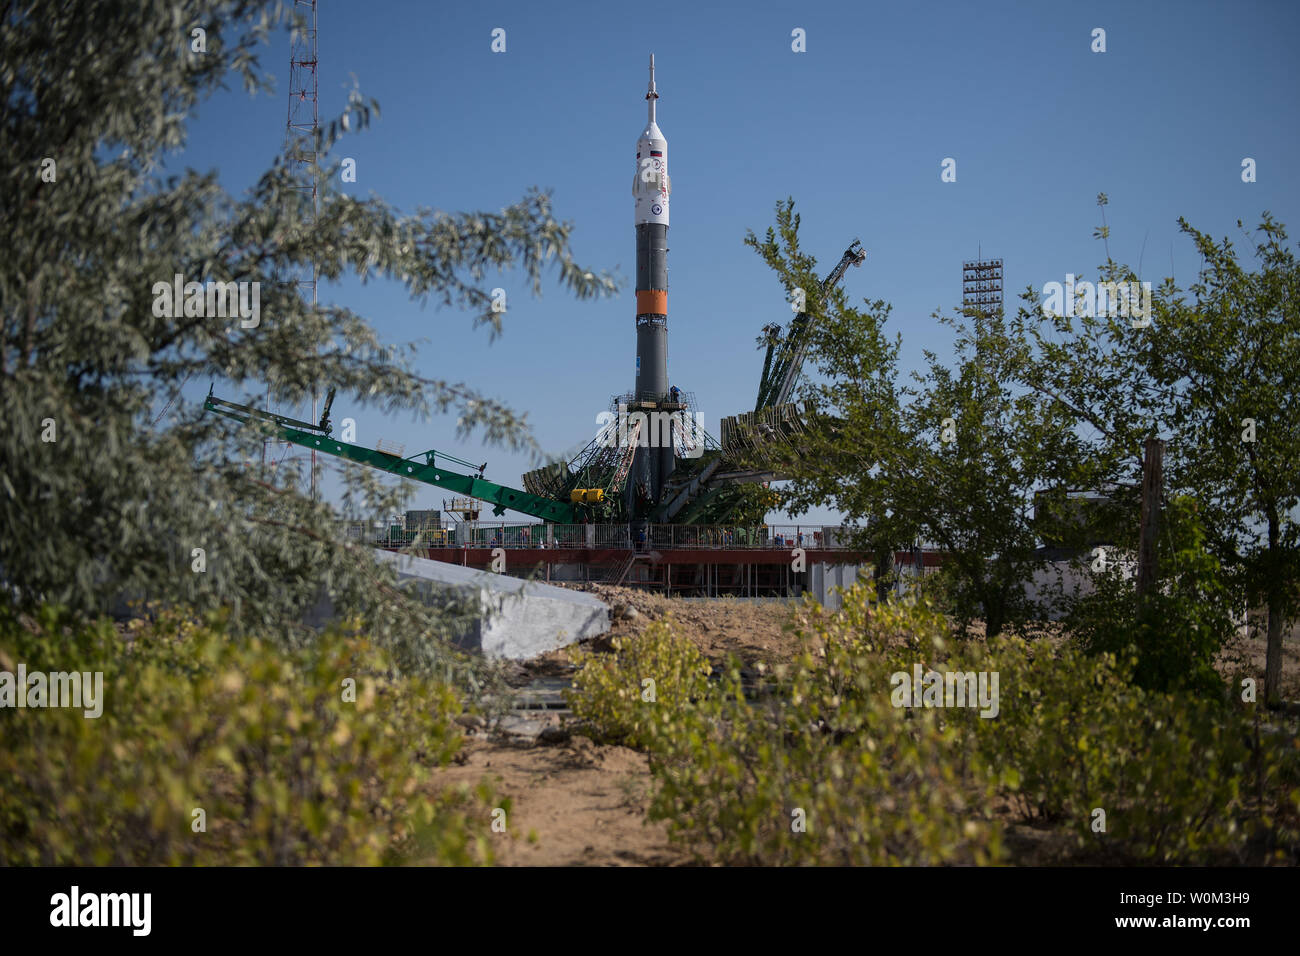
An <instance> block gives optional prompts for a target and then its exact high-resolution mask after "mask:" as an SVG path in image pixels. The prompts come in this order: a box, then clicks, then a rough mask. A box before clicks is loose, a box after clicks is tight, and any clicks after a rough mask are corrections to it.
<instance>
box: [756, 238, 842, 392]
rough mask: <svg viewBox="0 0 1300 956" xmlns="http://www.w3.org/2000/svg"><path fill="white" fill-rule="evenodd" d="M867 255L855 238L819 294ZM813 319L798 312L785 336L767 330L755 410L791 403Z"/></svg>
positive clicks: (806, 314)
mask: <svg viewBox="0 0 1300 956" xmlns="http://www.w3.org/2000/svg"><path fill="white" fill-rule="evenodd" d="M866 257H867V254H866V252H865V251H863V249H862V243H861V242H860V241H859V240H857V239H854V240H853V243H852V245H850V246H849V247H848V248H847V249H845V250H844V255H842V256H840V261H839V262H838V263H837V264H836V266H835V268H834V269H832V270H831V271H830V274H829V275H828V276H827V277H826V279H825V280H824V281H823V282H822V287H821V291H822V295H823V296H825V295H826V293H828V292H829V291H830V290H831V289H832V288H834V286H835V285H836V283H838V282H839V281H840V280H841V279H842V278H844V273H845V272H847V271H848V268H849V266H860V265H862V261H863V260H864V259H866ZM812 322H813V317H812V316H811V315H809V314H808V313H807V312H800V313H799V314H798V315H796V316H795V317H794V320H793V321H792V322H791V323H790V329H789V331H788V332H786V334H785V337H784V338H781V337H780V335H779V331H780V329H779V327H777V328H776V329H773V328H772V327H771V326H768V327H767V330H766V331H767V332H768V345H767V355H766V357H765V358H764V360H763V377H762V379H761V380H760V382H759V386H758V401H757V402H756V403H755V406H754V411H759V410H761V409H763V408H769V407H775V406H778V405H784V404H785V403H786V402H788V401H789V400H790V394H791V393H792V392H793V391H794V386H795V383H796V382H797V381H798V380H799V373H800V372H801V371H802V370H803V360H804V356H805V355H806V354H807V352H808V339H809V333H811V332H812Z"/></svg>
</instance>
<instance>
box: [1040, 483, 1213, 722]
mask: <svg viewBox="0 0 1300 956" xmlns="http://www.w3.org/2000/svg"><path fill="white" fill-rule="evenodd" d="M1161 520H1162V522H1164V532H1163V533H1162V534H1161V535H1160V538H1159V542H1158V543H1159V547H1158V548H1157V551H1156V557H1157V568H1158V569H1159V571H1160V575H1159V578H1158V580H1157V581H1156V584H1155V587H1154V588H1153V589H1152V591H1151V592H1150V593H1149V594H1147V595H1146V596H1145V598H1144V599H1141V600H1140V599H1139V598H1138V596H1137V592H1136V590H1135V589H1134V587H1133V581H1132V580H1131V579H1130V578H1126V577H1125V576H1124V575H1123V573H1122V565H1121V564H1120V562H1118V561H1112V562H1110V563H1109V564H1108V566H1107V569H1106V570H1105V571H1104V572H1101V573H1099V574H1096V575H1094V578H1093V580H1094V582H1095V584H1096V590H1095V591H1094V592H1093V593H1092V594H1090V595H1088V596H1087V597H1085V598H1082V599H1081V600H1079V601H1078V602H1077V603H1076V604H1075V606H1074V607H1073V608H1072V609H1071V611H1070V614H1069V615H1068V616H1067V618H1066V625H1067V627H1068V629H1069V631H1070V633H1071V635H1072V636H1073V637H1074V639H1075V640H1077V641H1078V643H1079V645H1080V646H1081V647H1082V648H1084V649H1085V650H1086V651H1088V652H1090V653H1111V654H1114V655H1116V656H1122V657H1132V658H1133V659H1134V661H1135V663H1134V668H1133V679H1134V680H1135V681H1137V683H1138V684H1140V685H1141V686H1142V687H1145V688H1147V689H1149V690H1157V691H1175V690H1185V691H1187V692H1189V693H1194V694H1197V695H1200V696H1205V697H1210V698H1216V699H1217V698H1221V697H1222V696H1223V692H1224V684H1223V678H1222V677H1221V676H1220V675H1219V673H1218V671H1216V670H1215V668H1214V659H1215V655H1216V654H1217V653H1218V652H1219V650H1220V649H1221V648H1222V647H1223V646H1224V644H1225V643H1226V642H1227V641H1228V640H1229V639H1230V638H1231V637H1232V635H1233V633H1234V631H1235V624H1234V622H1233V620H1232V615H1231V613H1230V608H1231V596H1230V592H1229V590H1228V588H1227V587H1226V586H1225V585H1224V583H1223V574H1222V572H1221V569H1220V567H1219V562H1218V561H1217V560H1216V559H1215V558H1214V556H1213V555H1212V554H1210V553H1209V552H1208V551H1207V550H1206V548H1205V532H1204V530H1203V527H1202V523H1201V521H1200V518H1199V516H1198V514H1197V512H1196V509H1195V503H1194V502H1192V501H1191V500H1190V499H1187V498H1175V499H1173V500H1172V501H1171V502H1170V503H1169V506H1168V507H1167V508H1166V509H1165V510H1164V511H1163V513H1162V514H1161Z"/></svg>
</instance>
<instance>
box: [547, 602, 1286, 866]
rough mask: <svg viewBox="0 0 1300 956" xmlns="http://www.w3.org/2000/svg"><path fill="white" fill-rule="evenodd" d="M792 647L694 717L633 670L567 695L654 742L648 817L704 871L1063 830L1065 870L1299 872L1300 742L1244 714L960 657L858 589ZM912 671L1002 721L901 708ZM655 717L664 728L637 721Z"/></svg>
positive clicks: (960, 850) (1043, 667) (818, 612)
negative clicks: (1032, 828) (641, 695)
mask: <svg viewBox="0 0 1300 956" xmlns="http://www.w3.org/2000/svg"><path fill="white" fill-rule="evenodd" d="M796 633H797V634H798V635H799V636H800V638H801V639H802V641H803V652H802V653H801V654H800V655H799V656H798V657H797V658H796V659H795V660H794V661H792V662H790V663H789V664H784V665H780V666H778V667H776V668H774V669H773V671H772V672H771V673H770V674H766V675H765V678H764V680H763V681H762V682H760V683H759V685H758V686H757V687H754V686H750V685H748V684H747V683H746V682H745V681H744V680H743V679H742V675H741V672H740V669H739V666H738V665H737V664H736V663H735V662H730V663H729V664H728V665H727V667H726V668H725V669H724V673H723V675H722V678H721V680H720V681H718V682H715V683H713V684H711V685H710V686H709V688H708V690H707V692H706V693H704V694H702V695H700V696H698V697H696V696H692V698H691V700H690V701H689V703H688V702H686V701H684V700H682V699H681V698H678V699H677V703H675V704H669V703H667V702H661V703H660V704H658V705H647V704H645V703H643V702H641V701H640V700H639V699H637V697H636V695H635V694H634V693H633V692H632V689H634V688H635V687H637V686H638V683H637V682H638V680H639V678H640V675H641V673H642V670H643V669H644V667H645V665H644V663H643V661H644V660H645V659H646V658H647V655H648V654H649V653H650V652H648V651H647V650H644V649H643V650H641V651H640V652H639V657H638V659H637V663H636V664H635V665H631V664H628V663H625V659H624V658H622V657H619V656H613V657H611V658H609V659H607V660H605V661H603V662H602V663H601V665H600V667H599V668H598V670H597V671H595V672H588V677H587V678H585V679H584V680H582V681H580V682H579V684H578V685H577V690H576V693H575V697H574V701H573V703H574V707H575V709H580V710H581V712H582V713H583V714H584V715H585V717H586V719H588V720H590V721H592V722H594V723H595V724H596V730H597V732H598V733H599V732H601V731H602V730H606V729H607V730H608V732H609V733H610V734H611V735H612V736H614V737H616V738H618V739H622V740H629V739H632V735H630V734H628V732H627V728H628V727H631V726H637V727H639V728H643V729H648V728H653V729H652V730H649V731H648V732H644V733H640V734H638V735H637V736H636V740H637V742H639V743H640V745H642V746H644V747H646V748H647V749H648V750H649V751H650V756H651V768H652V771H653V773H654V775H655V777H656V781H657V788H656V794H655V796H654V798H653V801H652V806H651V816H652V818H654V819H660V820H665V821H667V824H668V827H669V832H670V833H671V834H672V836H673V838H674V839H676V840H678V841H680V842H682V843H683V844H685V845H686V846H689V847H691V848H692V849H693V851H694V852H695V853H697V854H698V855H699V856H700V858H701V859H704V860H708V861H716V862H726V863H749V864H939V863H975V864H990V863H999V862H1006V861H1008V858H1009V857H1008V851H1007V849H1006V837H1007V831H1006V828H1007V826H1008V825H1009V824H1012V823H1029V824H1034V825H1041V824H1047V825H1049V826H1051V827H1054V828H1055V830H1056V832H1057V834H1058V837H1057V838H1056V839H1055V840H1054V842H1053V846H1054V847H1055V852H1056V854H1057V858H1058V859H1062V858H1071V859H1083V860H1097V861H1107V860H1108V861H1112V862H1144V863H1201V864H1205V863H1230V862H1235V863H1241V862H1253V863H1257V862H1265V861H1279V860H1287V859H1295V858H1296V854H1297V853H1300V749H1298V748H1297V746H1296V744H1295V741H1294V739H1291V737H1288V736H1287V735H1286V734H1282V733H1279V732H1277V730H1276V729H1274V730H1273V731H1272V732H1270V733H1266V734H1261V732H1260V730H1259V727H1258V726H1257V725H1252V722H1251V721H1252V716H1253V715H1251V714H1249V713H1248V712H1245V711H1242V710H1238V709H1233V708H1229V707H1225V706H1223V704H1222V703H1221V702H1217V701H1203V700H1200V699H1197V698H1194V697H1190V696H1188V695H1185V694H1162V693H1154V692H1150V691H1146V690H1143V689H1142V688H1140V687H1137V686H1135V685H1134V684H1133V683H1132V681H1131V676H1132V667H1133V665H1134V663H1135V662H1134V661H1132V660H1129V659H1125V660H1124V661H1123V662H1120V661H1118V660H1117V659H1116V657H1115V656H1114V655H1111V654H1107V653H1098V654H1086V653H1084V652H1083V651H1082V650H1081V649H1079V648H1077V647H1074V646H1071V645H1067V646H1064V647H1062V648H1059V649H1055V648H1053V647H1052V646H1051V645H1049V644H1048V643H1046V642H1042V641H1040V642H1036V643H1033V644H1030V643H1027V642H1026V641H1024V640H1023V639H1021V638H1016V637H1001V638H995V639H993V640H991V641H988V642H982V641H972V640H953V639H952V638H951V636H950V633H951V623H950V622H949V621H948V620H947V619H946V618H945V617H944V616H943V615H941V614H939V613H938V612H937V611H936V610H935V609H934V608H933V607H931V606H930V605H929V604H928V603H927V602H924V601H917V602H890V603H884V604H881V603H877V602H874V601H872V600H871V599H870V596H869V594H868V592H867V589H866V588H864V587H861V586H859V587H856V588H854V589H851V590H850V591H848V592H846V594H845V596H844V606H843V609H842V610H841V611H839V612H836V613H830V612H827V611H825V610H823V609H821V608H819V607H817V606H816V605H812V604H809V605H806V606H805V608H804V609H803V610H802V612H801V614H800V616H799V618H798V620H797V621H796ZM652 643H653V644H654V648H655V649H654V652H653V656H654V659H655V660H656V665H655V666H656V667H657V668H658V669H659V671H660V672H661V673H672V672H674V670H675V669H676V671H678V672H680V671H681V670H682V669H686V670H690V669H691V668H693V667H697V666H698V652H695V651H693V650H691V649H690V647H689V645H688V644H687V643H686V642H683V641H681V640H680V639H674V638H673V637H672V635H671V633H670V631H668V630H667V629H661V630H657V631H656V632H655V635H654V637H653V638H652ZM674 653H676V654H677V655H678V663H677V665H676V668H674V665H673V663H672V661H671V657H672V655H673V654H674ZM916 665H920V667H921V668H922V671H928V670H931V669H933V670H935V671H938V672H939V673H943V674H946V673H948V672H960V673H963V674H965V673H974V674H979V673H981V672H983V673H985V674H989V675H992V674H994V673H996V674H997V675H998V712H997V715H996V716H992V717H984V716H981V713H984V712H987V711H983V710H982V709H980V708H972V707H946V708H936V707H919V706H917V707H906V706H895V700H894V699H893V696H892V689H893V687H894V675H896V674H898V673H900V672H902V673H904V674H912V673H913V668H914V666H916ZM584 670H585V669H584ZM592 673H595V674H598V675H599V679H598V680H592V679H591V676H590V675H591V674H592ZM988 686H991V682H990V684H989V685H988ZM620 689H621V690H622V691H623V693H622V695H621V696H620V695H619V693H618V691H619V690H620ZM647 706H654V707H656V708H657V711H658V712H657V713H656V714H655V716H654V717H653V718H651V719H649V720H647V719H646V717H645V716H644V711H645V708H646V707H647ZM1096 809H1101V810H1104V811H1105V814H1106V829H1105V831H1104V832H1096V831H1094V829H1093V821H1094V819H1096V818H1095V817H1094V814H1093V811H1094V810H1096ZM800 826H802V827H803V828H802V829H801V828H800Z"/></svg>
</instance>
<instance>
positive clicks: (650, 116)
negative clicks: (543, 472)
mask: <svg viewBox="0 0 1300 956" xmlns="http://www.w3.org/2000/svg"><path fill="white" fill-rule="evenodd" d="M645 98H646V104H647V118H646V126H645V130H644V131H642V133H641V136H640V137H639V138H638V139H637V143H636V177H635V179H634V180H633V182H632V195H633V196H634V197H635V199H636V204H635V213H634V219H633V222H634V224H635V226H636V388H635V389H634V390H633V400H634V401H635V402H639V403H649V404H651V405H653V406H655V407H657V406H658V405H660V404H661V403H664V402H666V401H667V399H668V199H669V196H670V194H671V193H672V182H671V180H669V178H668V141H667V140H666V139H665V138H664V134H663V131H662V130H660V129H659V124H658V123H656V122H655V102H656V101H657V100H658V99H659V91H658V90H657V89H656V88H655V58H654V54H653V53H652V54H650V85H649V88H648V89H647V91H646V95H645ZM647 407H649V405H647ZM664 430H665V431H667V432H668V433H669V434H668V435H666V436H658V435H655V436H652V437H655V438H658V439H659V440H658V441H651V442H650V443H649V445H650V447H647V448H642V449H638V451H637V452H636V456H635V458H634V462H633V468H632V475H633V476H634V478H635V482H629V492H631V491H632V488H631V487H630V486H632V485H633V484H636V485H639V486H640V488H641V489H642V491H643V493H644V494H645V496H646V498H647V499H648V501H649V502H650V503H654V502H657V501H658V499H659V493H660V491H661V489H662V488H663V485H664V483H665V482H666V481H667V480H668V476H669V475H671V474H672V472H673V466H674V464H675V461H674V458H673V447H672V444H673V440H672V436H671V428H669V429H664ZM654 431H656V432H658V431H659V429H654ZM664 438H666V441H665V440H663V439H664ZM639 510H640V509H639V508H633V511H634V512H635V511H639Z"/></svg>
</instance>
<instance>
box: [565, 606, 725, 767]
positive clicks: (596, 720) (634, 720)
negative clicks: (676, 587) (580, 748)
mask: <svg viewBox="0 0 1300 956" xmlns="http://www.w3.org/2000/svg"><path fill="white" fill-rule="evenodd" d="M613 650H614V653H613V654H612V655H610V654H592V653H587V654H585V655H582V656H580V657H579V659H578V664H579V669H578V672H577V674H576V675H575V676H574V679H573V685H574V686H573V690H571V691H568V692H566V698H567V700H568V702H569V706H570V707H571V708H572V709H573V713H574V716H575V717H576V718H577V719H578V720H581V721H584V722H586V723H588V724H590V725H591V729H592V732H593V734H594V735H595V737H596V738H597V739H598V740H601V741H604V742H607V743H621V744H627V745H628V746H632V747H648V746H651V745H652V744H653V742H654V739H655V735H656V733H657V732H658V731H659V729H660V727H661V726H662V724H663V722H664V721H667V720H669V719H671V715H674V714H677V713H681V712H685V711H687V710H689V709H690V708H691V707H692V706H693V704H694V702H695V701H698V700H700V699H702V698H703V697H704V696H705V695H706V694H707V693H708V684H709V680H708V679H709V673H710V671H711V668H710V666H709V662H708V660H706V659H705V657H704V655H703V654H701V653H700V652H699V650H698V649H697V648H696V647H695V645H694V644H692V643H691V642H690V641H689V640H687V639H686V638H684V637H680V636H678V635H677V634H675V633H674V632H673V630H672V628H671V627H670V626H669V625H668V623H667V622H664V621H656V622H654V623H653V624H651V625H650V626H649V627H647V628H646V629H645V631H644V632H642V633H641V635H640V636H638V637H632V638H616V639H615V640H614V641H613Z"/></svg>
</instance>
